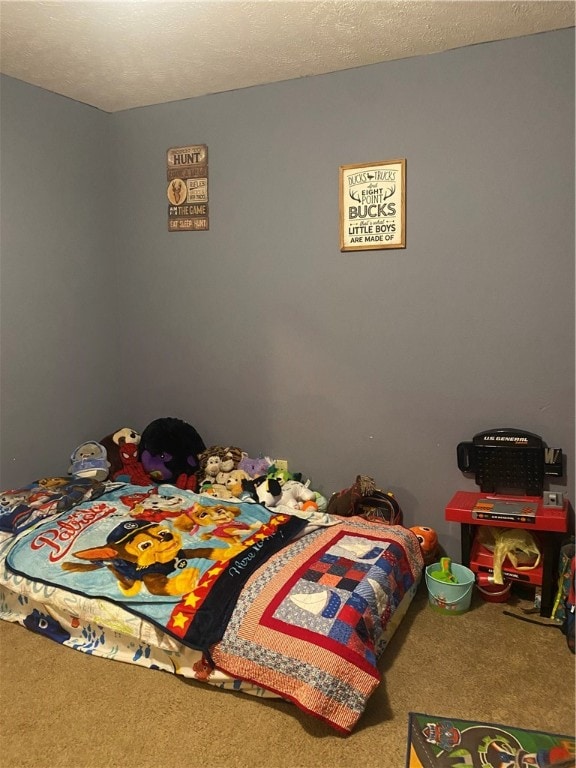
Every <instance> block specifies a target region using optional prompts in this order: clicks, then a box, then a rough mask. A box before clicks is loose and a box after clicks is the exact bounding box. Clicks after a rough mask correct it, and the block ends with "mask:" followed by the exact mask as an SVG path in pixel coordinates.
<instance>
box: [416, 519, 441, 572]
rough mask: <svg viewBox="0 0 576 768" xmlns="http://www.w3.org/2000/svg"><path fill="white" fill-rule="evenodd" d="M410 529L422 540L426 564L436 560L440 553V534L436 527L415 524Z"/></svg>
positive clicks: (421, 544)
mask: <svg viewBox="0 0 576 768" xmlns="http://www.w3.org/2000/svg"><path fill="white" fill-rule="evenodd" d="M410 530H411V531H412V533H414V534H416V538H417V539H418V541H419V542H420V549H421V550H422V554H423V555H424V562H425V563H426V565H429V564H430V563H432V562H434V559H435V558H436V555H437V553H438V534H437V533H436V531H435V530H434V528H429V527H428V526H427V525H415V526H414V527H413V528H410Z"/></svg>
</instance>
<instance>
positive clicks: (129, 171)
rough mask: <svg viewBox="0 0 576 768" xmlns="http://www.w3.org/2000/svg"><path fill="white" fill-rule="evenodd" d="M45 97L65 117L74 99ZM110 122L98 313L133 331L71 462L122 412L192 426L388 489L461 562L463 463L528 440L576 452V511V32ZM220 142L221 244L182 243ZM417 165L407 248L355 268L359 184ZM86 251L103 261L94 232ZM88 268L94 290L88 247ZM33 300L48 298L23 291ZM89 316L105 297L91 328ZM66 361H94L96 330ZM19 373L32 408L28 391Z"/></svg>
mask: <svg viewBox="0 0 576 768" xmlns="http://www.w3.org/2000/svg"><path fill="white" fill-rule="evenodd" d="M34 98H35V99H38V100H39V108H40V109H41V110H42V109H44V108H46V107H45V105H44V102H43V101H42V100H43V99H48V100H54V99H57V98H58V97H54V96H52V95H49V94H48V95H46V96H39V95H38V93H37V92H36V93H35V96H34ZM60 101H61V100H59V102H60ZM85 109H86V108H82V107H79V106H78V112H79V113H81V114H82V115H86V114H87V113H86V112H85ZM89 114H90V121H89V126H88V128H89V129H90V130H92V131H96V130H100V129H101V130H102V131H104V128H103V127H102V126H103V125H104V124H105V125H106V129H107V130H108V131H110V135H109V143H108V144H106V143H104V144H103V145H102V147H101V149H102V152H101V159H102V160H103V161H104V162H109V163H110V172H111V174H112V177H113V178H112V182H111V184H110V186H109V189H106V186H107V183H106V180H107V178H108V177H107V176H106V177H105V178H104V177H103V176H99V177H98V178H99V179H100V182H101V184H100V186H99V187H98V186H97V189H96V191H94V193H93V194H94V195H95V197H96V198H97V199H98V201H99V202H98V203H96V204H95V205H96V208H97V210H100V211H101V212H104V210H105V206H106V205H108V206H109V208H108V209H107V213H109V214H110V217H111V221H112V222H114V223H113V226H112V233H113V235H114V242H113V243H110V244H111V245H112V248H111V255H112V257H111V260H110V262H112V261H113V262H114V267H112V266H111V264H110V266H111V268H113V269H114V268H115V269H116V270H117V273H116V274H117V277H118V286H119V287H118V292H117V293H116V294H114V293H113V294H112V295H110V294H109V293H108V291H109V288H110V287H111V284H112V281H111V280H110V279H108V275H106V276H105V277H103V275H102V272H100V273H98V274H97V276H96V279H97V280H99V281H100V282H99V283H98V288H93V292H92V293H89V297H88V298H90V297H91V298H92V299H95V297H96V295H98V300H99V301H100V302H104V303H105V306H106V308H107V309H108V310H109V311H110V312H112V313H114V311H116V313H117V314H116V315H114V314H113V316H114V317H115V318H116V319H117V321H118V322H116V323H115V322H113V321H112V320H111V319H110V317H108V323H109V325H108V329H111V327H112V326H114V332H113V334H112V339H113V341H114V344H115V346H114V347H111V346H110V345H109V346H107V347H103V346H98V345H96V347H94V346H92V347H91V351H92V352H94V355H93V356H90V361H94V366H93V368H92V374H93V376H94V379H95V378H98V376H101V375H104V376H107V379H106V382H105V383H104V386H103V387H102V386H101V382H99V389H98V396H97V397H95V391H96V390H95V388H94V387H92V386H90V387H89V393H90V395H86V396H85V398H84V399H83V401H81V404H80V405H78V406H76V407H75V412H74V416H75V417H76V419H78V418H82V417H83V416H84V423H78V428H77V429H74V428H73V429H72V430H70V429H69V428H68V429H69V434H68V435H67V436H66V440H67V442H66V441H61V446H60V447H62V443H63V442H66V446H67V448H66V450H68V447H69V446H70V444H72V447H73V445H74V444H76V443H77V442H79V441H80V440H82V439H88V438H89V437H97V436H101V435H102V434H103V433H105V432H106V431H108V428H109V426H110V419H111V417H112V416H114V418H116V419H117V420H119V422H120V424H129V425H131V426H133V427H135V428H137V429H143V428H144V427H145V426H146V424H147V423H149V421H151V420H152V419H154V418H157V417H159V416H169V415H172V416H179V417H181V418H183V419H186V420H187V421H189V422H190V423H192V424H194V426H196V428H197V429H198V430H199V431H200V433H201V434H202V435H203V437H204V439H205V441H206V442H207V443H208V444H210V443H226V444H228V443H232V444H236V445H239V446H240V447H242V448H243V449H245V450H247V451H248V452H249V453H251V454H252V455H257V454H259V453H261V452H263V453H266V454H268V455H271V456H277V457H283V458H286V459H287V460H288V461H289V465H290V467H291V468H292V469H294V470H301V471H302V472H304V473H305V475H307V476H309V477H310V478H311V480H312V485H313V487H315V488H317V489H318V490H321V491H323V492H324V493H325V494H326V495H329V494H330V493H331V492H333V491H335V490H339V489H341V488H344V487H346V486H348V485H349V484H350V483H351V482H352V481H353V480H354V478H355V476H356V475H357V474H358V473H363V474H370V475H372V476H373V477H375V479H376V481H377V483H378V484H379V485H380V486H381V487H385V488H387V489H390V490H392V491H394V493H395V494H396V496H397V498H398V500H399V501H400V503H401V505H402V507H403V508H404V511H405V518H406V522H407V524H409V525H413V524H416V523H420V524H429V525H433V526H435V527H436V528H437V529H438V530H439V532H440V535H441V540H442V543H443V544H444V546H445V547H446V548H447V550H448V552H449V553H450V554H452V556H454V557H457V556H458V554H459V530H458V526H456V525H448V524H446V523H445V522H444V520H443V514H444V506H445V504H446V503H447V501H448V500H449V499H450V497H451V496H452V494H453V492H454V491H455V490H457V489H470V490H474V489H475V485H474V482H473V480H471V479H468V478H464V477H463V476H462V474H461V473H460V471H459V470H458V468H457V466H456V445H457V443H458V442H460V441H462V440H469V439H471V437H472V436H473V434H474V433H475V432H478V431H480V430H483V429H487V428H493V427H497V426H515V427H518V428H523V429H527V430H529V431H533V432H536V433H539V434H541V435H542V436H543V437H544V439H545V440H546V441H547V442H548V444H549V445H552V446H554V447H560V448H563V449H564V451H565V452H566V453H567V455H568V473H567V474H568V483H567V484H566V483H565V481H562V483H560V484H554V486H553V487H555V488H557V489H560V490H568V492H569V494H570V497H571V498H572V499H573V498H574V473H573V471H572V467H573V456H574V31H573V30H563V31H559V32H552V33H546V34H542V35H537V36H532V37H526V38H520V39H515V40H508V41H504V42H497V43H491V44H486V45H478V46H474V47H470V48H466V49H460V50H456V51H452V52H447V53H443V54H437V55H433V56H427V57H419V58H413V59H405V60H402V61H396V62H387V63H384V64H379V65H374V66H370V67H365V68H361V69H357V70H351V71H348V72H340V73H334V74H330V75H324V76H319V77H311V78H306V79H301V80H296V81H289V82H285V83H278V84H273V85H269V86H262V87H256V88H250V89H246V90H242V91H236V92H229V93H224V94H218V95H214V96H206V97H201V98H197V99H192V100H187V101H181V102H175V103H171V104H166V105H159V106H154V107H149V108H143V109H135V110H130V111H126V112H122V113H116V114H113V115H109V116H105V115H102V114H101V113H98V112H96V111H95V110H89ZM14 122H16V118H15V119H14ZM96 126H98V128H96ZM38 130H40V128H39V129H38ZM68 133H69V134H70V133H71V134H72V136H70V135H68V140H69V141H75V142H80V143H81V144H82V142H83V139H82V138H80V135H79V133H80V132H78V131H77V130H76V129H73V128H72V127H71V126H70V131H69V132H68ZM99 135H103V134H99ZM42 136H44V133H42ZM73 137H74V138H73ZM12 140H13V141H14V142H17V138H16V136H14V137H13V138H12ZM53 140H54V141H56V139H53ZM60 141H61V143H60V144H58V142H57V141H56V143H57V146H58V147H59V149H60V151H63V149H64V146H65V142H64V140H63V139H61V140H60ZM196 143H206V144H207V145H208V151H209V177H210V178H209V183H210V231H208V232H197V233H169V232H168V231H167V222H166V218H167V199H166V150H167V149H168V148H170V147H174V146H181V145H186V144H196ZM106 149H108V150H109V152H108V155H106ZM3 154H5V153H3ZM398 157H405V158H406V159H407V247H406V248H405V249H404V250H388V251H365V252H356V253H341V252H340V250H339V243H338V168H339V166H340V165H344V164H349V163H358V164H360V163H363V162H369V161H376V160H386V159H394V158H398ZM74 170H78V169H74V168H71V169H70V174H71V177H74ZM94 172H95V170H94ZM101 173H103V174H104V171H101ZM3 176H4V174H3ZM12 176H13V178H12V183H13V184H15V185H16V187H17V189H18V190H19V194H23V193H24V191H25V189H26V186H25V184H24V183H23V181H22V179H21V178H20V177H18V174H17V173H16V169H15V170H14V172H13V174H12ZM44 183H46V184H48V188H49V182H44ZM4 188H5V180H4V178H3V179H2V191H4ZM110 190H112V194H111V195H109V197H110V199H111V202H112V205H110V199H109V200H108V201H107V202H106V200H105V198H106V196H107V194H108V193H109V191H110ZM110 208H113V210H111V209H110ZM114 215H116V217H117V218H116V219H114ZM58 219H59V220H60V221H64V220H65V216H64V211H60V213H59V216H58ZM44 229H46V227H44V228H43V229H42V230H41V231H35V232H34V233H33V235H27V234H25V233H23V232H22V231H21V228H20V229H18V230H16V229H15V228H14V231H15V235H14V242H15V245H16V246H18V247H19V243H20V240H21V239H23V240H25V241H26V242H28V241H31V242H34V243H36V242H37V243H40V242H42V239H43V238H44V236H45V233H44ZM61 229H62V228H61ZM65 231H66V230H64V233H65ZM100 236H101V237H104V235H103V234H102V233H101V234H100ZM108 236H110V233H108ZM73 239H74V242H75V245H80V243H81V244H82V247H83V248H89V247H90V248H91V246H88V245H87V244H86V242H85V237H84V232H80V230H79V229H78V230H76V234H75V237H74V238H73ZM109 242H110V241H109ZM55 246H56V242H55V244H54V247H53V248H52V251H53V253H52V256H53V258H55V259H56V260H58V259H59V258H62V257H59V256H57V255H55V253H54V252H55V251H56V250H57V248H56V247H55ZM30 249H31V248H30V247H29V250H30ZM3 250H4V248H3ZM98 250H102V249H98ZM92 253H94V251H92ZM3 260H4V256H3ZM88 262H90V263H88ZM64 263H65V259H64V260H63V261H62V265H63V264H64ZM83 263H84V268H85V269H87V270H88V271H89V273H90V275H91V277H92V278H94V270H93V269H92V268H91V267H92V259H89V258H88V256H87V253H86V251H85V252H84V262H83ZM45 272H46V273H47V272H48V269H47V268H46V269H45ZM45 276H46V275H45ZM10 282H11V283H12V284H13V285H14V286H15V289H16V290H15V293H16V292H19V293H20V294H23V292H24V288H25V287H26V286H25V281H24V278H23V272H17V274H15V275H13V276H12V277H11V280H10ZM44 304H45V303H44ZM44 304H42V309H43V310H44ZM80 304H81V305H82V307H83V308H86V307H88V306H89V301H88V300H87V297H86V295H85V296H84V297H83V298H82V299H80V298H79V299H78V305H77V307H76V315H79V314H80V312H79V309H80ZM28 309H29V307H28ZM42 314H43V312H41V313H38V316H37V315H32V317H34V318H35V320H34V322H35V323H36V324H37V323H38V322H41V319H40V316H41V315H42ZM74 314H75V313H74V312H72V315H74ZM3 335H4V336H7V335H11V333H10V334H7V333H6V332H4V334H3ZM12 338H14V337H12ZM98 338H100V337H98ZM64 339H66V340H67V341H68V342H69V343H74V340H76V339H77V330H76V328H75V327H73V326H72V324H68V325H67V327H66V329H64V330H63V337H62V340H64ZM112 339H109V341H111V340H112ZM28 341H29V340H28ZM57 346H58V345H56V344H54V343H52V348H53V350H54V351H55V350H56V348H57ZM112 348H113V349H114V354H113V355H112V353H111V349H112ZM18 349H21V347H20V346H19V345H18V344H17V343H16V342H12V352H11V354H12V355H17V354H18V352H17V350H18ZM37 349H38V345H37V344H33V345H32V351H33V352H34V353H36V352H37ZM96 360H98V362H99V363H100V365H98V364H97V363H96ZM111 362H112V363H113V364H115V365H116V366H118V377H117V378H116V377H115V376H112V375H111V374H110V372H109V369H107V366H108V365H110V363H111ZM77 367H78V366H75V364H74V361H73V360H70V359H68V361H67V364H66V369H69V370H75V368H77ZM13 376H14V382H13V386H12V388H11V389H12V392H13V395H14V397H15V399H16V401H17V402H18V403H19V405H18V409H19V412H22V411H24V410H25V407H26V405H27V404H28V403H29V401H30V399H31V398H29V397H28V398H27V397H23V398H20V397H19V393H18V385H20V386H24V387H25V385H26V383H27V377H26V376H25V375H24V374H23V373H14V374H13ZM3 377H4V373H3ZM61 378H62V379H64V376H63V375H62V377H61ZM87 378H89V377H87V376H85V377H84V384H86V379H87ZM114 383H115V384H116V385H115V386H114ZM52 384H53V385H52V386H51V396H50V397H45V398H44V399H43V402H42V403H41V404H40V405H39V406H38V407H37V409H36V410H37V412H39V413H40V414H42V415H41V416H40V418H41V419H43V420H44V422H47V423H48V424H49V425H50V426H51V427H52V426H53V423H54V422H55V421H57V420H59V418H60V416H58V417H57V418H56V417H55V416H54V415H53V414H49V413H48V411H51V410H52V402H56V403H57V404H63V403H66V402H68V401H69V400H71V397H72V394H75V393H76V391H77V387H76V386H72V384H71V383H70V382H69V381H68V380H63V381H57V382H56V381H54V382H52ZM60 387H63V390H60ZM89 396H92V401H91V403H92V405H91V408H92V410H91V413H90V417H89V418H90V419H91V422H90V424H87V423H86V416H85V403H86V398H87V397H89ZM95 400H97V401H98V402H97V404H96V403H95ZM107 408H110V410H106V409H107ZM71 421H72V420H70V422H69V423H71ZM22 424H23V422H22V419H18V420H17V421H16V420H15V419H12V420H11V421H10V422H9V425H8V428H7V429H6V428H5V427H4V426H3V442H4V440H5V441H6V442H8V443H9V444H10V445H13V444H14V440H15V439H16V438H17V439H19V440H22V439H26V440H27V442H31V440H30V438H31V437H32V436H33V437H34V438H35V439H36V440H37V439H38V432H37V431H36V429H35V427H34V424H33V423H27V424H26V427H25V435H24V438H21V437H19V435H18V432H17V428H18V429H19V428H21V427H22ZM115 425H116V424H114V425H113V426H115ZM87 426H91V428H92V429H93V432H91V433H90V434H88V435H86V427H87ZM74 427H76V424H74ZM70 432H74V433H75V434H76V435H77V439H76V438H75V439H73V440H71V439H70V437H71V435H70ZM47 434H50V433H49V432H48V430H46V431H45V432H43V433H41V434H40V439H39V442H40V443H41V445H40V446H38V448H37V450H36V453H35V455H34V457H33V458H34V461H30V462H29V465H28V466H29V468H30V470H31V471H32V474H34V472H35V471H36V468H37V467H38V466H39V462H40V460H41V457H42V456H43V455H45V451H46V450H49V448H50V446H51V445H53V441H52V436H51V435H50V438H49V439H48V437H47ZM3 453H4V452H3ZM3 461H4V460H3ZM8 470H10V472H8ZM14 476H15V475H14V472H13V471H12V466H11V465H10V464H8V466H7V470H6V478H7V479H8V477H14ZM28 476H29V475H28ZM23 479H25V478H23Z"/></svg>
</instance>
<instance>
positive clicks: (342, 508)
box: [326, 475, 376, 517]
mask: <svg viewBox="0 0 576 768" xmlns="http://www.w3.org/2000/svg"><path fill="white" fill-rule="evenodd" d="M375 487H376V486H375V483H374V480H373V478H371V477H368V476H367V475H358V476H357V477H356V482H355V483H354V484H353V485H352V486H350V488H344V490H343V491H338V492H337V493H333V494H332V496H331V497H330V500H329V501H328V507H327V508H326V512H328V514H330V515H338V516H339V517H351V516H352V515H357V514H358V512H357V511H356V506H357V504H358V502H359V501H360V500H361V499H362V498H363V497H364V496H369V495H370V494H371V493H373V491H374V489H375Z"/></svg>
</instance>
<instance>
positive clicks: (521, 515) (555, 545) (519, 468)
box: [445, 429, 569, 617]
mask: <svg viewBox="0 0 576 768" xmlns="http://www.w3.org/2000/svg"><path fill="white" fill-rule="evenodd" d="M457 454H458V467H459V468H460V469H461V470H462V471H463V472H467V473H474V476H475V480H476V483H477V485H479V486H480V492H478V491H476V492H471V491H458V492H457V493H455V494H454V496H453V497H452V499H451V500H450V502H449V503H448V505H447V506H446V510H445V518H446V520H448V521H450V522H456V523H460V531H461V547H462V562H463V563H464V564H465V565H468V567H469V568H470V570H472V571H474V573H476V574H486V575H490V574H492V573H493V572H494V568H493V553H492V552H491V551H490V550H489V549H487V548H486V547H485V546H483V544H482V543H481V541H480V539H481V537H480V536H478V535H477V534H478V528H479V527H480V526H485V525H489V526H493V527H496V528H503V527H504V528H521V529H524V530H527V531H530V532H531V533H532V535H533V537H534V539H535V540H536V541H537V543H538V545H539V547H540V551H541V558H540V562H539V564H538V566H537V567H535V568H533V569H531V570H524V569H518V568H515V567H514V566H513V564H512V563H511V562H510V560H508V559H506V560H505V561H504V564H503V568H502V574H503V576H504V577H505V578H506V579H508V580H510V581H512V582H513V583H519V584H523V585H526V586H533V587H535V589H536V590H540V591H541V605H540V614H541V615H542V616H547V617H549V616H550V614H551V612H552V608H553V602H554V597H555V593H556V586H557V585H556V568H557V564H558V558H559V552H560V544H561V541H562V535H563V534H566V533H567V531H568V509H569V504H568V500H567V499H565V498H564V496H563V494H561V493H554V492H545V491H544V478H545V476H552V477H560V476H561V475H562V451H561V450H560V449H559V448H548V447H547V446H545V445H544V443H543V442H542V440H541V438H540V437H538V435H533V434H532V433H530V432H524V431H521V430H512V429H495V430H490V431H488V432H481V433H479V434H478V435H476V436H475V437H474V438H473V440H472V442H469V443H460V444H459V445H458V449H457ZM508 491H510V493H508Z"/></svg>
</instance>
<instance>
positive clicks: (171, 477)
mask: <svg viewBox="0 0 576 768" xmlns="http://www.w3.org/2000/svg"><path fill="white" fill-rule="evenodd" d="M205 449H206V446H205V444H204V441H203V440H202V438H201V437H200V435H199V434H198V432H197V431H196V430H195V429H194V427H193V426H191V425H190V424H188V423H187V422H185V421H182V420H181V419H174V418H170V417H166V418H162V419H156V420H155V421H152V422H151V423H150V424H148V426H147V427H146V428H145V430H144V431H143V432H142V437H141V438H140V443H139V445H138V458H139V460H140V462H141V463H142V466H143V467H144V469H145V470H146V472H147V473H148V474H149V475H150V477H151V478H152V480H154V481H155V482H157V483H172V484H173V485H176V486H178V488H187V489H188V490H192V491H194V490H196V483H197V479H196V472H197V470H198V467H199V461H198V454H199V453H202V451H204V450H205Z"/></svg>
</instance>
